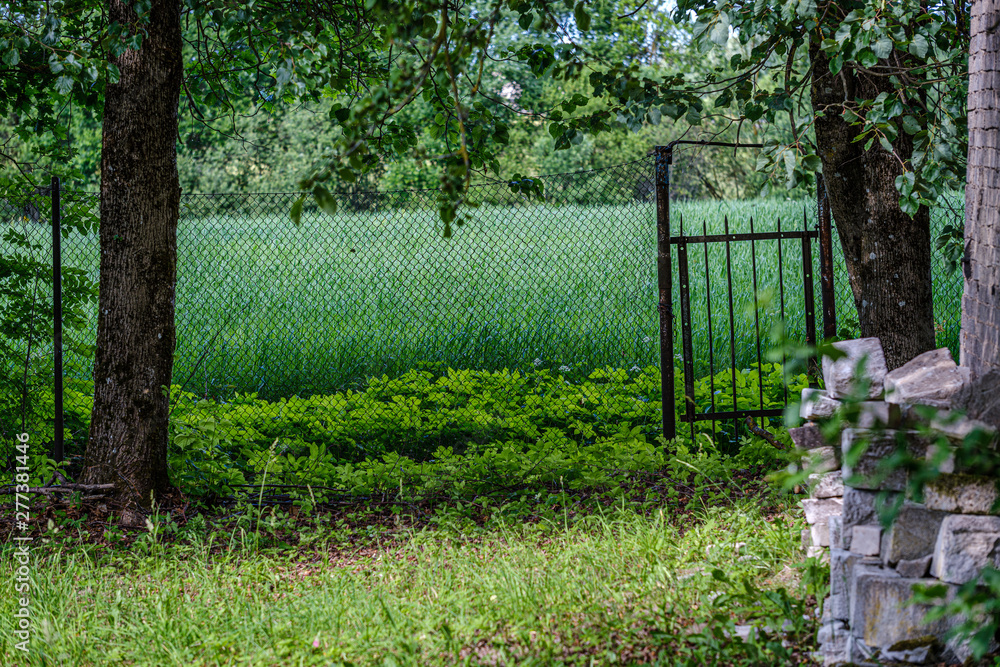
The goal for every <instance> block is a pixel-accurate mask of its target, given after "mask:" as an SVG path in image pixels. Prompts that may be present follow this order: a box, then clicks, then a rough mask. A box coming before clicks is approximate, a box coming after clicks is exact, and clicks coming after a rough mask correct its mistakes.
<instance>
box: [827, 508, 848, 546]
mask: <svg viewBox="0 0 1000 667" xmlns="http://www.w3.org/2000/svg"><path fill="white" fill-rule="evenodd" d="M826 523H827V527H828V530H829V531H830V546H831V547H834V548H836V549H843V548H844V538H843V535H844V517H842V516H839V515H835V516H831V517H830V518H829V519H827V520H826Z"/></svg>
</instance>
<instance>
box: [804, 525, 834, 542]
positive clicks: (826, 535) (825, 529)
mask: <svg viewBox="0 0 1000 667" xmlns="http://www.w3.org/2000/svg"><path fill="white" fill-rule="evenodd" d="M809 533H810V536H811V538H812V546H814V547H828V546H830V524H829V523H827V522H826V521H818V522H816V523H814V524H813V525H812V526H810V527H809Z"/></svg>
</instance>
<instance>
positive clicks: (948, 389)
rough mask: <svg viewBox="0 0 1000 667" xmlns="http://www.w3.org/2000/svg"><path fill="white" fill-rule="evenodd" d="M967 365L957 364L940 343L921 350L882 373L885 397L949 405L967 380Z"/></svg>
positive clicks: (908, 402) (944, 406)
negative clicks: (906, 360) (883, 374)
mask: <svg viewBox="0 0 1000 667" xmlns="http://www.w3.org/2000/svg"><path fill="white" fill-rule="evenodd" d="M969 379H970V376H969V369H968V368H965V367H964V366H958V365H957V364H956V363H955V361H954V359H952V358H951V352H950V351H949V350H948V348H946V347H943V348H941V349H938V350H932V351H930V352H924V353H923V354H920V355H917V356H916V357H914V358H913V359H911V360H909V361H908V362H906V363H905V364H903V365H902V366H900V367H899V368H896V369H894V370H892V371H889V373H887V374H886V376H885V400H886V401H889V402H891V403H902V404H906V405H930V406H932V407H936V408H949V407H951V403H952V397H953V396H954V395H955V394H957V393H959V392H960V391H961V390H962V388H963V386H964V385H965V384H966V383H968V382H969Z"/></svg>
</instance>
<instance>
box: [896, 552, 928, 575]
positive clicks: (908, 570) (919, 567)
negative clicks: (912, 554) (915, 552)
mask: <svg viewBox="0 0 1000 667" xmlns="http://www.w3.org/2000/svg"><path fill="white" fill-rule="evenodd" d="M933 557H934V556H933V555H928V556H924V557H923V558H916V559H914V560H901V561H899V562H898V563H896V572H898V573H899V576H901V577H905V578H907V579H920V578H922V577H926V576H927V572H928V570H930V568H931V560H932V559H933Z"/></svg>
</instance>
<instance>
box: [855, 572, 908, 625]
mask: <svg viewBox="0 0 1000 667" xmlns="http://www.w3.org/2000/svg"><path fill="white" fill-rule="evenodd" d="M862 575H875V576H879V577H883V576H885V577H889V578H892V579H895V578H898V577H899V575H898V574H896V571H895V570H883V569H882V566H881V565H880V564H878V562H877V561H876V563H875V564H871V563H866V562H864V560H863V559H862V560H858V561H855V563H854V567H853V568H851V573H850V580H849V581H848V582H847V584H848V587H847V607H848V609H847V613H848V614H849V616H850V617H849V618H848V621H847V623H848V625H850V626H851V634H853V635H854V636H855V637H861V636H862V630H863V627H862V625H863V624H862V625H858V626H857V627H855V626H854V623H853V622H852V621H853V619H855V618H858V616H856V614H857V609H856V607H857V604H858V601H859V600H860V598H859V597H858V579H859V577H861V576H862ZM862 602H863V600H862Z"/></svg>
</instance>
